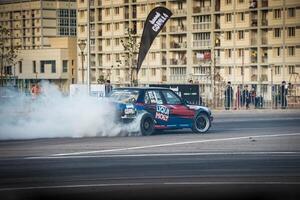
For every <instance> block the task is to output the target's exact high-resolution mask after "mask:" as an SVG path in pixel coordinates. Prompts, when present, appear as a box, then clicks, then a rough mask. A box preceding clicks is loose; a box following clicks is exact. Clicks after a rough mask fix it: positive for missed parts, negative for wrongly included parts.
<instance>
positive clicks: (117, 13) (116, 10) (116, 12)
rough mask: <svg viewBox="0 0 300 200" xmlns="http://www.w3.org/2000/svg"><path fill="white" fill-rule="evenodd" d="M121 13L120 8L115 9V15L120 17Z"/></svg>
mask: <svg viewBox="0 0 300 200" xmlns="http://www.w3.org/2000/svg"><path fill="white" fill-rule="evenodd" d="M119 13H120V11H119V7H116V8H115V15H119Z"/></svg>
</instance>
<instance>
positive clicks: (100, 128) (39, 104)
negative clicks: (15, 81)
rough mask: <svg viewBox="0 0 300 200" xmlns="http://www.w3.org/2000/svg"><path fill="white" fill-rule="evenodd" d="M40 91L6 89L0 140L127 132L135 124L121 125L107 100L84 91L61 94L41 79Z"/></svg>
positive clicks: (0, 106)
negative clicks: (36, 94)
mask: <svg viewBox="0 0 300 200" xmlns="http://www.w3.org/2000/svg"><path fill="white" fill-rule="evenodd" d="M41 87H42V94H41V95H40V96H39V97H38V98H36V99H33V98H32V97H31V96H28V95H27V96H26V95H25V94H24V93H23V94H19V93H16V92H15V93H14V92H10V95H9V96H11V98H8V99H6V100H5V102H2V103H1V104H0V140H9V139H33V138H56V137H95V136H119V135H122V136H124V135H126V136H127V135H130V133H132V132H138V130H139V123H138V120H136V122H134V123H131V124H130V125H125V124H123V125H121V124H120V123H118V122H117V121H116V112H115V106H114V105H113V104H112V102H111V101H110V100H109V99H106V98H105V99H98V98H95V97H90V96H88V95H87V94H80V95H77V96H74V97H70V96H64V95H63V94H62V93H61V92H60V91H59V90H58V88H57V86H55V85H53V84H49V83H47V82H43V83H42V84H41Z"/></svg>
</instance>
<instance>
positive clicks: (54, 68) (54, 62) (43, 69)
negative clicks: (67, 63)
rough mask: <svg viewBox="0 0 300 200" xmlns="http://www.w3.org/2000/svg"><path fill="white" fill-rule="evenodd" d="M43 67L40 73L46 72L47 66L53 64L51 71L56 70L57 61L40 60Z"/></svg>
mask: <svg viewBox="0 0 300 200" xmlns="http://www.w3.org/2000/svg"><path fill="white" fill-rule="evenodd" d="M40 64H41V68H40V73H45V66H47V65H50V66H51V72H52V73H55V72H56V61H55V60H41V61H40Z"/></svg>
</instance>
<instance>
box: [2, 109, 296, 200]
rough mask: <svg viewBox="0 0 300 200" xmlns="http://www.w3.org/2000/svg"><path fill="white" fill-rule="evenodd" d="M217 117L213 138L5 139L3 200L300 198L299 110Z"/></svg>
mask: <svg viewBox="0 0 300 200" xmlns="http://www.w3.org/2000/svg"><path fill="white" fill-rule="evenodd" d="M214 115H215V120H214V123H213V126H212V129H211V130H210V132H209V133H207V134H193V133H191V132H190V131H189V130H181V131H172V132H165V133H163V134H162V133H161V134H156V135H154V136H150V137H136V136H135V137H97V138H52V139H35V140H15V141H0V196H1V199H300V129H299V127H300V111H286V110H284V111H267V112H266V111H257V112H252V111H249V112H248V111H242V112H240V111H236V112H234V111H228V112H216V113H215V114H214Z"/></svg>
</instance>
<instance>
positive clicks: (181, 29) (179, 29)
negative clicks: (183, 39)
mask: <svg viewBox="0 0 300 200" xmlns="http://www.w3.org/2000/svg"><path fill="white" fill-rule="evenodd" d="M170 31H171V32H184V31H186V26H184V25H182V26H170Z"/></svg>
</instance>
